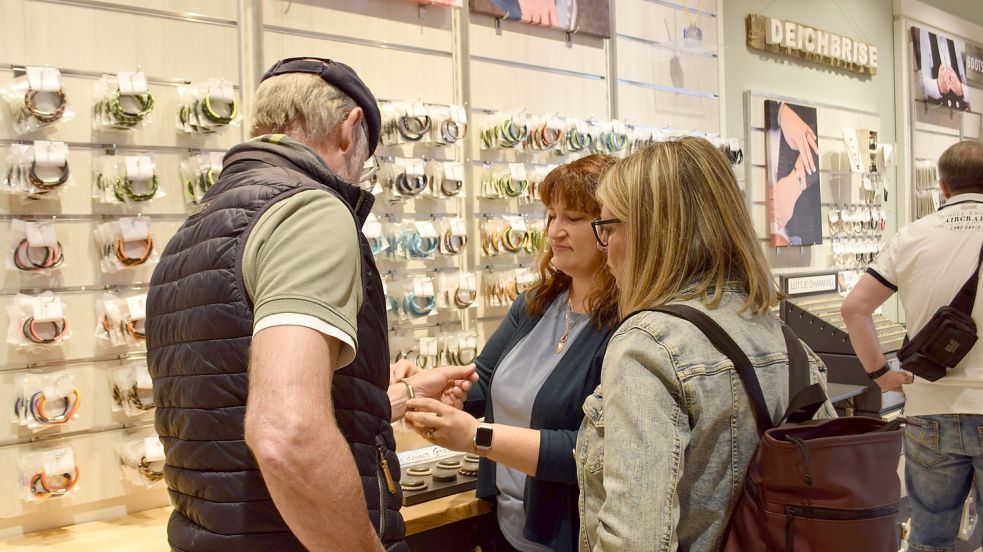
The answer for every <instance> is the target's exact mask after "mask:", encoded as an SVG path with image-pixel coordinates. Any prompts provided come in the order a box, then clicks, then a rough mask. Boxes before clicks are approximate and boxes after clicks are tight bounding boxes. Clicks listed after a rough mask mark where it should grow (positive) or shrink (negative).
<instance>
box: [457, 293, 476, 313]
mask: <svg viewBox="0 0 983 552" xmlns="http://www.w3.org/2000/svg"><path fill="white" fill-rule="evenodd" d="M477 298H478V292H477V291H475V290H473V289H461V288H457V289H456V290H454V306H455V307H457V308H459V309H466V308H468V307H470V306H471V304H472V303H474V300H475V299H477Z"/></svg>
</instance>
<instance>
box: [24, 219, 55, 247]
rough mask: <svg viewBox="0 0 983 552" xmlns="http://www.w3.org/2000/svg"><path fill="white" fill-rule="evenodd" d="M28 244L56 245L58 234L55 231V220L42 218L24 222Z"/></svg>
mask: <svg viewBox="0 0 983 552" xmlns="http://www.w3.org/2000/svg"><path fill="white" fill-rule="evenodd" d="M24 233H25V234H26V236H27V244H28V245H29V246H31V247H56V246H57V245H58V234H56V233H55V221H53V220H41V221H38V222H27V223H25V224H24Z"/></svg>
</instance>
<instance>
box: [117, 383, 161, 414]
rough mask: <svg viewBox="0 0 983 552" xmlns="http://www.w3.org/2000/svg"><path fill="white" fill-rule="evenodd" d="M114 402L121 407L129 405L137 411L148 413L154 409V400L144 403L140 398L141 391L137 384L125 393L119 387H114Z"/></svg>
mask: <svg viewBox="0 0 983 552" xmlns="http://www.w3.org/2000/svg"><path fill="white" fill-rule="evenodd" d="M113 401H114V402H115V403H116V405H117V406H120V407H122V406H123V405H124V404H127V403H128V404H129V405H130V406H132V407H133V408H136V409H137V410H143V411H147V410H151V409H153V408H154V403H153V401H152V400H151V402H148V403H145V402H143V400H142V399H141V398H140V389H139V388H138V387H137V385H136V384H135V383H134V384H133V385H131V386H130V387H129V388H128V389H127V390H126V391H125V392H124V391H123V389H121V388H120V387H119V386H118V385H113Z"/></svg>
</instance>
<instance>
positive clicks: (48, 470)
mask: <svg viewBox="0 0 983 552" xmlns="http://www.w3.org/2000/svg"><path fill="white" fill-rule="evenodd" d="M17 465H18V466H19V467H20V473H21V498H22V499H23V500H25V501H28V502H39V501H44V500H49V499H52V498H59V497H63V496H66V495H68V494H70V493H72V492H74V491H75V490H76V489H77V488H78V487H77V486H78V481H79V475H80V472H79V467H78V465H77V464H76V463H75V454H74V452H73V451H72V448H71V447H63V448H56V449H49V450H43V451H36V452H25V453H23V454H21V455H20V457H19V458H18V459H17Z"/></svg>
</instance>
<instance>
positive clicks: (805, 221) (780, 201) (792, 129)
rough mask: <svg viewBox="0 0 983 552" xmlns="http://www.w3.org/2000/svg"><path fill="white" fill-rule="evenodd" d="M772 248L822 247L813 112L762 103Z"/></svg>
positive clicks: (820, 206)
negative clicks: (794, 246) (793, 246)
mask: <svg viewBox="0 0 983 552" xmlns="http://www.w3.org/2000/svg"><path fill="white" fill-rule="evenodd" d="M765 116H766V117H767V121H766V123H765V134H766V143H767V148H766V151H767V154H766V163H767V172H768V201H767V204H768V205H767V207H768V231H769V234H770V238H771V245H773V246H774V247H786V246H789V245H816V244H820V243H822V242H823V224H822V205H821V201H820V197H819V138H818V135H817V130H816V129H817V128H818V127H817V115H816V108H814V107H806V106H801V105H795V104H790V103H786V102H778V101H774V100H765Z"/></svg>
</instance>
